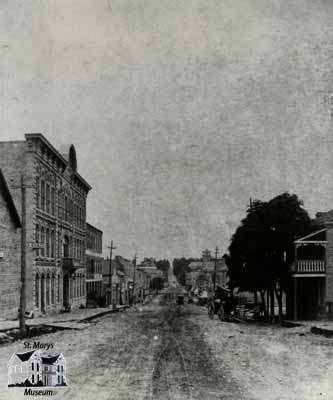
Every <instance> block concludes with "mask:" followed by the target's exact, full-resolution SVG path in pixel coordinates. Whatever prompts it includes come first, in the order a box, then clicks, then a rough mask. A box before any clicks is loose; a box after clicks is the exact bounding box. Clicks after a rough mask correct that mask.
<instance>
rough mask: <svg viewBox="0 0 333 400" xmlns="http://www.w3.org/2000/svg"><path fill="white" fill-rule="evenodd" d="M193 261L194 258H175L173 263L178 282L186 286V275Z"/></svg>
mask: <svg viewBox="0 0 333 400" xmlns="http://www.w3.org/2000/svg"><path fill="white" fill-rule="evenodd" d="M192 261H193V258H185V257H182V258H175V259H174V260H173V262H172V266H173V273H174V275H175V276H176V278H177V280H178V282H179V283H180V284H181V285H183V286H185V273H186V272H187V270H188V266H189V265H190V263H191V262H192Z"/></svg>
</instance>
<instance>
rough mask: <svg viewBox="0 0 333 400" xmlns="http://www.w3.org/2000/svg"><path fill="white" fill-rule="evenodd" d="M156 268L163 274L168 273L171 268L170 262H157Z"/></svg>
mask: <svg viewBox="0 0 333 400" xmlns="http://www.w3.org/2000/svg"><path fill="white" fill-rule="evenodd" d="M156 267H157V269H159V270H160V271H162V272H163V273H168V271H169V268H170V262H169V260H159V261H156Z"/></svg>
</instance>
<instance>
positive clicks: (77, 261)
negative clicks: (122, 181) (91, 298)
mask: <svg viewBox="0 0 333 400" xmlns="http://www.w3.org/2000/svg"><path fill="white" fill-rule="evenodd" d="M0 167H1V168H2V169H3V172H4V175H5V176H6V178H7V182H8V187H9V190H10V193H11V195H12V197H13V199H14V203H15V205H16V208H17V209H18V210H19V215H21V189H20V187H21V179H23V182H24V186H25V187H26V202H25V212H26V240H27V242H26V245H25V256H26V310H27V311H32V310H34V312H35V314H37V315H38V314H40V313H48V312H52V311H56V310H60V309H62V308H63V307H66V308H68V307H78V306H80V305H81V304H85V302H86V300H85V299H86V290H85V239H86V199H87V195H88V192H89V190H90V189H91V187H90V186H89V184H88V183H87V182H86V181H85V180H84V179H83V178H82V177H81V176H80V174H79V173H78V171H77V160H76V151H75V147H74V146H73V145H71V146H68V147H67V148H66V150H64V151H63V152H59V151H58V150H56V149H55V148H54V147H53V146H52V144H51V143H50V142H49V141H48V140H47V139H46V138H45V137H44V136H43V135H42V134H38V133H37V134H26V135H25V140H22V141H7V142H0ZM36 242H37V244H38V245H39V246H40V248H39V249H37V250H36V249H35V248H34V246H29V244H31V243H36Z"/></svg>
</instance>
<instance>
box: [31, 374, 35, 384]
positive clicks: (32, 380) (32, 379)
mask: <svg viewBox="0 0 333 400" xmlns="http://www.w3.org/2000/svg"><path fill="white" fill-rule="evenodd" d="M31 383H35V377H34V375H31Z"/></svg>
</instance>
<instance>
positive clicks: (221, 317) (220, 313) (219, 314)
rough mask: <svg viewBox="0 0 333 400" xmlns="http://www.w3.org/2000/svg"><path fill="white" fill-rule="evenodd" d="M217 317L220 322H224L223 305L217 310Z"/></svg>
mask: <svg viewBox="0 0 333 400" xmlns="http://www.w3.org/2000/svg"><path fill="white" fill-rule="evenodd" d="M217 316H218V317H219V319H220V320H221V321H223V320H224V316H225V312H224V307H223V304H221V307H220V308H219V310H218V312H217Z"/></svg>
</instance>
